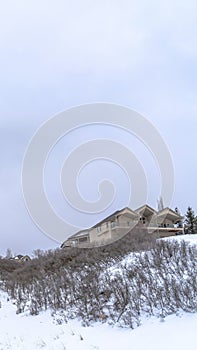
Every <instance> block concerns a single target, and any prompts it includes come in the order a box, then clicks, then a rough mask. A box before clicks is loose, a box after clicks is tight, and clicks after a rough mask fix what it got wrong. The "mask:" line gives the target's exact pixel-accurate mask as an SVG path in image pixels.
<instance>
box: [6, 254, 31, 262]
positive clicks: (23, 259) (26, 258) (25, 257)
mask: <svg viewBox="0 0 197 350" xmlns="http://www.w3.org/2000/svg"><path fill="white" fill-rule="evenodd" d="M10 260H15V261H18V262H27V261H30V260H31V258H30V257H29V255H21V254H18V255H16V256H15V257H13V258H10Z"/></svg>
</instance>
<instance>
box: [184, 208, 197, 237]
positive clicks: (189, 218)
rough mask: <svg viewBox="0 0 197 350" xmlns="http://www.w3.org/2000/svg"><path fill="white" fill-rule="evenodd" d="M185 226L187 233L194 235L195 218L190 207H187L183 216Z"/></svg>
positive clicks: (196, 228) (195, 229)
mask: <svg viewBox="0 0 197 350" xmlns="http://www.w3.org/2000/svg"><path fill="white" fill-rule="evenodd" d="M185 224H186V232H187V233H196V232H197V218H196V216H195V213H194V211H193V209H192V208H191V207H188V209H187V213H186V215H185Z"/></svg>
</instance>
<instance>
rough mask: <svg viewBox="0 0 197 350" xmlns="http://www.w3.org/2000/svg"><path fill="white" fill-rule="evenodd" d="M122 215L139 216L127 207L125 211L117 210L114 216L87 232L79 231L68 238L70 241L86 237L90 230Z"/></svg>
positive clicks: (98, 223) (86, 230)
mask: <svg viewBox="0 0 197 350" xmlns="http://www.w3.org/2000/svg"><path fill="white" fill-rule="evenodd" d="M120 215H126V216H128V217H132V218H134V217H137V214H136V213H135V211H133V210H131V209H130V208H128V207H125V208H123V209H120V210H116V211H115V212H114V213H113V214H111V215H109V216H107V217H106V218H105V219H103V220H101V221H99V222H97V223H96V224H95V225H94V226H92V227H90V228H88V229H85V230H81V231H78V232H76V233H75V234H74V235H72V236H70V237H69V238H68V240H70V239H73V238H75V237H79V236H80V237H81V236H86V235H88V234H89V230H91V229H92V228H95V227H98V226H100V225H102V224H103V223H105V222H107V221H110V220H114V219H115V218H116V217H117V216H120Z"/></svg>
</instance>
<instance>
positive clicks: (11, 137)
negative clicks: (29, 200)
mask: <svg viewBox="0 0 197 350" xmlns="http://www.w3.org/2000/svg"><path fill="white" fill-rule="evenodd" d="M196 7H197V4H196V2H194V1H192V0H189V1H187V2H183V1H173V3H172V2H171V1H169V0H167V1H165V2H164V1H153V0H151V1H149V2H147V1H136V0H135V1H124V0H123V1H120V0H116V1H112V0H111V1H104V0H102V1H96V2H94V3H93V2H92V1H88V0H85V1H83V2H80V1H79V0H75V1H72V2H68V1H61V0H59V1H56V2H53V1H46V0H45V1H42V2H39V1H31V0H30V1H28V2H25V1H21V0H19V1H17V2H15V1H11V0H10V1H9V0H8V1H6V2H5V3H4V4H2V5H1V13H0V26H1V30H0V48H1V57H0V94H1V100H0V112H1V113H0V123H1V151H0V152H1V172H0V179H1V186H0V193H1V202H0V207H1V213H2V220H1V232H2V233H1V236H2V238H1V251H0V252H2V253H3V252H4V251H5V249H6V247H7V246H10V247H11V248H12V249H13V250H16V252H19V251H23V252H25V251H28V252H30V251H32V250H33V249H35V248H37V247H41V248H48V247H52V246H55V243H54V242H52V241H50V240H49V239H47V238H46V237H45V236H44V235H43V234H42V233H40V232H39V230H38V229H37V228H36V227H35V226H34V224H33V223H32V222H31V219H30V218H29V217H28V215H27V212H26V209H25V207H24V203H23V198H22V194H21V187H20V172H21V165H22V159H23V155H24V152H25V148H26V146H27V144H28V142H29V139H30V138H31V136H32V135H33V133H34V132H35V131H36V129H37V128H38V127H39V126H40V124H41V123H43V122H44V121H46V120H47V119H48V118H49V117H51V116H52V115H54V114H56V113H58V112H59V111H61V110H64V109H65V108H68V107H71V106H74V105H77V104H81V103H87V102H93V101H106V102H113V103H119V104H123V105H127V106H130V107H131V108H134V109H135V110H137V111H139V112H141V113H142V114H144V116H146V117H147V118H149V119H150V121H152V122H153V124H154V125H155V126H156V127H157V128H158V129H159V131H160V133H161V134H162V135H163V137H164V139H165V140H166V142H167V144H168V145H169V147H170V149H171V153H172V156H173V159H174V164H175V172H176V191H175V197H174V205H179V206H180V208H181V210H182V211H183V212H184V211H185V210H186V207H187V205H189V204H190V205H192V206H193V207H194V209H197V207H196V198H195V191H194V188H195V181H196V166H195V150H196V141H195V139H196V135H195V131H196V126H197V125H196V123H197V122H196V112H197V104H196V84H197V83H196V81H197V79H196V78H197V76H196V75H197V69H196V56H197V48H196V35H197V25H196ZM54 196H55V194H54ZM152 200H153V198H152ZM155 201H156V198H155ZM27 232H28V238H27Z"/></svg>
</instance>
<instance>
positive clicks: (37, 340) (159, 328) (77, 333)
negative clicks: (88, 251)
mask: <svg viewBox="0 0 197 350" xmlns="http://www.w3.org/2000/svg"><path fill="white" fill-rule="evenodd" d="M169 239H170V240H174V239H176V240H182V239H185V240H186V241H189V242H190V243H191V244H197V235H187V236H184V237H183V236H179V237H176V238H169ZM129 260H130V261H131V260H132V255H131V256H130V259H129ZM0 302H1V308H0V350H6V349H11V350H15V349H16V350H17V349H20V350H23V349H24V350H36V349H47V350H52V349H54V350H63V349H65V350H90V349H91V350H109V349H113V350H120V349H124V350H131V349H134V350H144V349H147V350H158V349H159V350H164V349H165V350H166V349H168V350H176V349H177V350H185V349H186V348H188V347H189V348H191V349H196V346H197V345H196V325H197V313H185V312H183V311H179V312H178V313H177V314H176V315H171V316H167V317H166V318H165V319H163V318H162V319H160V318H156V317H153V316H152V317H150V318H146V317H145V316H144V317H143V318H142V319H141V325H140V326H139V327H137V328H135V329H133V330H131V329H130V328H120V327H117V326H111V325H109V324H107V323H105V324H102V323H94V324H93V325H91V326H90V327H83V326H82V324H81V322H80V321H77V320H70V321H68V323H62V322H61V316H58V315H56V316H54V317H52V316H51V312H50V311H49V310H48V311H45V312H41V313H40V314H39V315H37V316H30V315H29V312H28V311H26V312H23V313H21V314H18V315H17V314H16V309H17V308H16V305H14V304H13V301H11V300H9V298H8V295H7V293H5V292H0Z"/></svg>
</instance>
